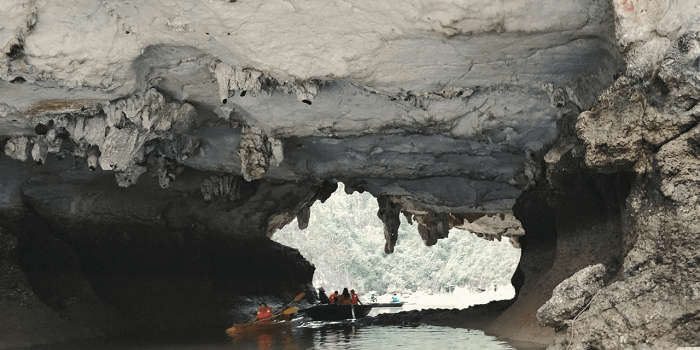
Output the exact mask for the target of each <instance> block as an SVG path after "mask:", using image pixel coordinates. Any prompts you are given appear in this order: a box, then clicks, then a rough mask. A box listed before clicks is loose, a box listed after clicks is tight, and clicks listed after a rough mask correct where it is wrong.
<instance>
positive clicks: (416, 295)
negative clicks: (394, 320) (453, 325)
mask: <svg viewBox="0 0 700 350" xmlns="http://www.w3.org/2000/svg"><path fill="white" fill-rule="evenodd" d="M370 295H371V294H369V293H368V294H365V295H362V296H361V298H360V299H361V300H362V301H363V302H365V303H368V302H369V301H370ZM392 296H393V295H392V294H385V295H380V296H376V297H377V302H378V303H390V302H391V297H392ZM396 296H397V297H398V299H399V300H400V301H402V302H403V303H404V304H403V305H402V306H401V307H379V308H373V309H372V311H371V312H370V313H369V316H376V315H378V314H384V313H395V312H400V311H411V310H425V309H455V308H457V309H463V308H467V307H470V306H472V305H479V304H486V303H488V302H490V301H492V300H508V299H512V298H513V297H514V296H515V288H513V286H512V285H511V284H510V283H509V284H507V285H501V286H494V288H493V289H486V290H483V291H474V290H473V289H471V288H466V287H457V288H455V289H454V290H453V291H452V292H450V293H432V292H425V291H416V292H412V293H401V294H397V295H396Z"/></svg>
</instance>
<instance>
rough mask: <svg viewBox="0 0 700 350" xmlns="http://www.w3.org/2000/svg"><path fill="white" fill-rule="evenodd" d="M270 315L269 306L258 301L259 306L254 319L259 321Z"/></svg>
mask: <svg viewBox="0 0 700 350" xmlns="http://www.w3.org/2000/svg"><path fill="white" fill-rule="evenodd" d="M271 317H272V309H270V307H269V306H267V304H265V303H260V307H259V308H258V314H257V315H256V316H255V318H256V320H258V321H261V320H266V319H268V318H271Z"/></svg>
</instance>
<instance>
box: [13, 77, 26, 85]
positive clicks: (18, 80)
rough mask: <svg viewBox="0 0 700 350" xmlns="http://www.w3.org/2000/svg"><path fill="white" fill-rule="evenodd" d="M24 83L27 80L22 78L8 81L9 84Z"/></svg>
mask: <svg viewBox="0 0 700 350" xmlns="http://www.w3.org/2000/svg"><path fill="white" fill-rule="evenodd" d="M26 81H27V80H26V79H24V78H23V77H15V78H13V79H12V80H10V83H12V84H22V83H24V82H26Z"/></svg>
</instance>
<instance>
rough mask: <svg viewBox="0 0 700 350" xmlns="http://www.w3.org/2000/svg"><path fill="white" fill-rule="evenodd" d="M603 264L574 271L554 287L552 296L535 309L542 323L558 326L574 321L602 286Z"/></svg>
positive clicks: (603, 277) (603, 280) (603, 276)
mask: <svg viewBox="0 0 700 350" xmlns="http://www.w3.org/2000/svg"><path fill="white" fill-rule="evenodd" d="M604 283H605V266H604V265H603V264H598V265H592V266H589V267H586V268H584V269H582V270H579V271H578V272H576V273H575V274H574V275H573V276H571V277H569V278H567V279H565V280H563V281H562V282H561V283H559V285H557V286H556V287H554V290H553V291H552V297H551V298H550V299H549V300H547V302H546V303H545V304H544V305H542V306H541V307H540V308H539V309H538V310H537V320H538V321H539V322H540V323H542V324H543V325H546V326H550V327H555V328H560V327H562V326H564V325H568V324H569V322H571V321H575V319H576V317H577V316H578V315H579V314H580V313H581V312H583V311H584V309H585V308H586V306H588V304H589V303H590V302H591V299H592V298H593V297H594V296H595V295H596V294H597V293H598V291H600V289H601V288H603V285H604Z"/></svg>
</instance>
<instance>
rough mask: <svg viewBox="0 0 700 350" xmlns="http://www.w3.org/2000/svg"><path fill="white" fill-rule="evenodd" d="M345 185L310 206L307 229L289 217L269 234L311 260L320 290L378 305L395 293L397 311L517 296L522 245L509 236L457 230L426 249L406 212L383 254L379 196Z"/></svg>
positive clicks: (445, 306) (468, 305)
mask: <svg viewBox="0 0 700 350" xmlns="http://www.w3.org/2000/svg"><path fill="white" fill-rule="evenodd" d="M344 188H345V186H344V185H343V184H342V183H339V185H338V189H337V190H336V191H335V193H333V195H331V197H330V198H329V199H328V200H326V201H325V202H323V203H317V204H315V205H314V206H313V207H312V208H311V214H310V220H309V224H308V227H306V228H305V229H303V230H302V229H300V228H299V227H298V225H297V223H296V222H292V223H291V224H289V225H287V226H285V227H283V228H282V229H280V230H279V231H277V232H275V234H274V236H273V237H272V239H273V240H274V241H276V242H278V243H281V244H284V245H286V246H289V247H292V248H296V249H298V250H299V251H300V253H301V254H302V255H303V256H304V257H305V258H306V259H307V260H309V261H310V262H311V263H312V264H314V266H315V268H316V269H315V273H314V277H313V285H314V287H315V288H321V287H323V288H324V289H325V290H326V291H327V293H329V294H330V293H332V292H333V291H335V290H338V291H342V289H343V288H345V287H347V288H348V289H355V290H357V291H358V294H359V295H360V298H361V299H362V300H364V301H365V302H369V301H370V300H371V297H372V295H374V296H375V297H376V298H377V299H376V300H377V301H378V302H389V301H391V299H392V297H393V296H396V297H397V298H398V299H399V300H402V301H405V304H404V306H403V307H402V308H400V310H399V308H396V309H394V310H392V311H406V310H416V309H428V308H444V309H453V308H467V307H470V306H472V305H477V304H485V303H488V302H490V301H494V300H507V299H512V298H513V297H514V296H515V289H514V287H513V285H512V284H511V277H512V276H513V274H514V273H515V270H516V267H517V265H518V262H519V259H520V249H517V248H514V247H513V245H512V244H511V242H510V241H508V240H507V239H503V240H502V241H498V240H493V241H489V240H486V239H482V238H479V237H477V236H476V235H474V234H472V233H470V232H468V231H466V230H461V229H457V228H453V229H452V230H451V231H450V234H449V236H448V237H447V238H444V239H441V240H439V241H438V242H437V244H435V245H433V246H426V245H425V244H424V242H423V240H422V239H421V236H420V234H419V233H418V227H417V225H416V224H413V223H409V219H408V218H407V217H405V216H402V217H401V224H400V226H399V231H398V236H399V237H398V241H397V244H396V247H395V249H394V252H393V253H392V254H386V253H385V252H384V249H383V247H384V239H385V238H384V234H383V223H382V221H381V220H380V219H379V218H378V217H377V211H378V209H379V207H378V204H377V200H376V199H375V198H374V197H373V196H372V195H371V194H369V193H367V192H364V193H358V192H355V193H352V194H347V193H346V192H345V190H344ZM385 311H389V310H388V309H379V310H377V311H373V313H379V312H385Z"/></svg>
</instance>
